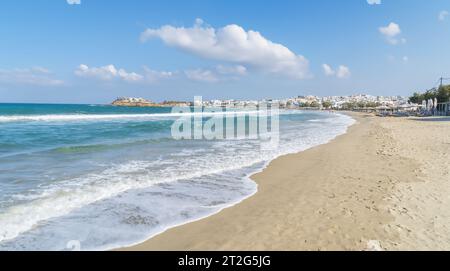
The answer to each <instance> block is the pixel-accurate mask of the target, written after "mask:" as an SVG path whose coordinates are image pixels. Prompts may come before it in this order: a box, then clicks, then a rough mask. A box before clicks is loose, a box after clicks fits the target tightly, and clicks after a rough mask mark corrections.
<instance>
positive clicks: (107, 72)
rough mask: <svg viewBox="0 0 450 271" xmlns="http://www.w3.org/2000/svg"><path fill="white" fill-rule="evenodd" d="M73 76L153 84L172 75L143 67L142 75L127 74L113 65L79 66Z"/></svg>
mask: <svg viewBox="0 0 450 271" xmlns="http://www.w3.org/2000/svg"><path fill="white" fill-rule="evenodd" d="M75 74H76V75H77V76H80V77H87V78H95V79H99V80H103V81H111V80H116V79H118V80H122V81H125V82H131V83H133V82H135V83H139V82H155V81H157V80H159V79H167V78H170V77H172V76H173V75H174V73H172V72H163V71H161V72H160V71H155V70H151V69H149V68H148V67H144V74H139V73H136V72H127V71H126V70H125V69H117V68H116V67H115V66H114V65H107V66H102V67H88V66H87V65H84V64H81V65H80V66H78V68H77V69H76V70H75Z"/></svg>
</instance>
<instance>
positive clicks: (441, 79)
mask: <svg viewBox="0 0 450 271" xmlns="http://www.w3.org/2000/svg"><path fill="white" fill-rule="evenodd" d="M439 80H440V81H441V83H440V84H439V88H441V87H442V81H443V80H444V78H443V77H441V78H440V79H439Z"/></svg>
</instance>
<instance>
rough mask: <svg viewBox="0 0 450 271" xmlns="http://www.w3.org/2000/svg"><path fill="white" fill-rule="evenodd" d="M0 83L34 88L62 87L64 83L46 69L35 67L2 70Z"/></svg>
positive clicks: (0, 70) (0, 71)
mask: <svg viewBox="0 0 450 271" xmlns="http://www.w3.org/2000/svg"><path fill="white" fill-rule="evenodd" d="M0 83H3V84H13V85H32V86H60V85H63V84H64V81H62V80H59V79H55V78H53V74H52V73H51V72H50V71H49V70H48V69H46V68H43V67H34V68H29V69H13V70H3V69H0Z"/></svg>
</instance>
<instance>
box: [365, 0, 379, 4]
mask: <svg viewBox="0 0 450 271" xmlns="http://www.w3.org/2000/svg"><path fill="white" fill-rule="evenodd" d="M367 4H369V5H380V4H381V0H367Z"/></svg>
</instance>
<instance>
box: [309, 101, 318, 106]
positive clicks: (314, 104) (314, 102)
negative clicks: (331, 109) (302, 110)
mask: <svg viewBox="0 0 450 271" xmlns="http://www.w3.org/2000/svg"><path fill="white" fill-rule="evenodd" d="M309 106H310V107H319V106H320V105H319V103H318V102H316V101H313V102H312V103H311V104H310V105H309Z"/></svg>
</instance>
